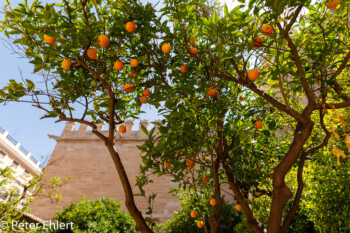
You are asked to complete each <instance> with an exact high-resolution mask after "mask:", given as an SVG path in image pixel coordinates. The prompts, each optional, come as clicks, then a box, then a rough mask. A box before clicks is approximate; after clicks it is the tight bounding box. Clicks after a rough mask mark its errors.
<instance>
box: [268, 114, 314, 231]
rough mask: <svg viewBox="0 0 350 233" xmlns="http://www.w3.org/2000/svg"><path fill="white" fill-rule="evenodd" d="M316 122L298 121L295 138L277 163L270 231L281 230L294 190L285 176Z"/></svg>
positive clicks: (274, 176)
mask: <svg viewBox="0 0 350 233" xmlns="http://www.w3.org/2000/svg"><path fill="white" fill-rule="evenodd" d="M313 126H314V123H313V122H312V121H311V120H308V121H307V122H306V123H305V124H303V123H300V122H299V123H298V124H297V127H296V129H295V131H294V139H293V141H292V143H291V145H290V147H289V150H288V152H287V154H286V155H285V156H284V158H283V159H282V161H281V162H280V163H279V164H278V165H277V167H276V168H275V171H274V175H273V196H272V202H271V211H270V217H269V225H268V231H267V232H268V233H279V232H280V231H281V225H282V217H283V210H284V208H285V206H286V203H287V201H288V200H289V199H290V198H291V197H292V192H291V191H290V189H289V188H288V187H287V185H286V184H285V181H284V179H285V177H286V175H287V173H288V172H289V170H290V168H291V167H292V165H293V164H294V163H295V162H296V161H297V159H298V157H299V155H300V154H301V152H302V148H303V146H304V144H305V143H306V140H307V139H308V138H309V137H310V135H311V132H312V129H313Z"/></svg>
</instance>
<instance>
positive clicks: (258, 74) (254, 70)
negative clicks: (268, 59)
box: [248, 69, 260, 81]
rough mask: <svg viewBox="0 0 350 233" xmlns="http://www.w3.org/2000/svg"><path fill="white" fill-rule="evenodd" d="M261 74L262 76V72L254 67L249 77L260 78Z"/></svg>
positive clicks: (250, 78) (252, 78)
mask: <svg viewBox="0 0 350 233" xmlns="http://www.w3.org/2000/svg"><path fill="white" fill-rule="evenodd" d="M259 76H260V73H259V71H257V70H256V69H252V70H249V71H248V79H249V80H251V81H253V80H255V79H257V78H259Z"/></svg>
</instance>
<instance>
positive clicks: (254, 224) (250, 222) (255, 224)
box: [221, 137, 265, 233]
mask: <svg viewBox="0 0 350 233" xmlns="http://www.w3.org/2000/svg"><path fill="white" fill-rule="evenodd" d="M223 140H224V143H223V145H224V147H223V148H224V151H223V153H222V159H221V164H222V166H223V167H224V170H225V174H226V177H227V179H228V183H229V185H230V187H231V189H232V191H233V193H234V195H235V198H236V199H237V201H238V203H239V204H240V205H241V206H242V210H243V212H244V215H245V217H246V219H247V227H248V228H249V229H252V230H253V231H255V232H256V233H264V232H265V231H264V226H263V225H262V224H261V223H260V222H259V221H258V220H257V219H256V218H255V217H254V214H253V211H252V209H251V208H250V206H249V205H248V204H247V203H246V202H245V201H244V195H243V193H242V191H241V189H240V186H239V184H238V183H237V182H236V180H235V178H234V176H233V174H232V172H231V169H230V167H229V166H228V165H227V164H226V161H227V159H228V157H229V154H228V151H229V149H230V146H229V145H228V144H227V141H226V139H225V138H223ZM232 140H233V141H234V140H235V137H233V139H232ZM232 144H233V142H232Z"/></svg>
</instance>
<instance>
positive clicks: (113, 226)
mask: <svg viewBox="0 0 350 233" xmlns="http://www.w3.org/2000/svg"><path fill="white" fill-rule="evenodd" d="M120 207H121V204H120V202H116V201H114V200H112V199H108V198H101V199H98V200H96V201H89V200H86V199H85V198H84V197H83V198H82V200H81V202H79V203H77V202H73V203H72V204H71V205H70V206H69V207H68V208H67V207H64V208H63V211H61V212H57V213H56V215H55V217H54V219H56V220H58V221H59V222H61V223H70V222H73V230H55V231H46V232H54V233H62V232H65V233H69V232H73V233H83V232H86V233H91V232H98V233H120V232H123V233H135V232H136V231H135V222H134V220H133V219H132V218H131V216H130V215H129V214H127V213H125V212H123V211H120ZM38 232H44V231H43V229H41V230H40V229H39V230H38Z"/></svg>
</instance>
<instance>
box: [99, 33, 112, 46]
mask: <svg viewBox="0 0 350 233" xmlns="http://www.w3.org/2000/svg"><path fill="white" fill-rule="evenodd" d="M97 40H98V45H99V46H100V47H101V48H107V47H108V45H109V39H108V37H107V36H105V35H99V36H98V37H97Z"/></svg>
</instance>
